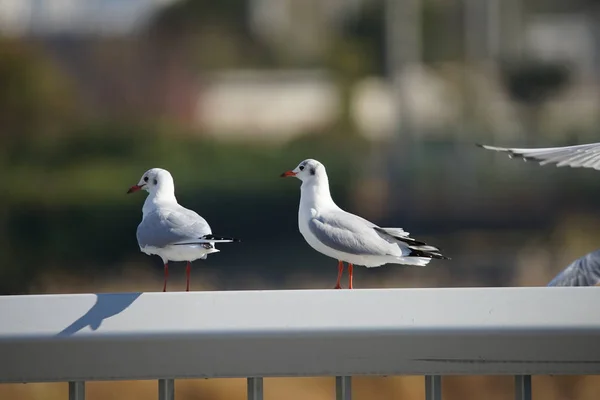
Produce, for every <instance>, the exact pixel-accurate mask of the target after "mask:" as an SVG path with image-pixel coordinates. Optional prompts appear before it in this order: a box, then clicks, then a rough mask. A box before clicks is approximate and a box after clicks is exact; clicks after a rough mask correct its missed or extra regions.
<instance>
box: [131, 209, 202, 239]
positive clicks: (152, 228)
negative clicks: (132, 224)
mask: <svg viewBox="0 0 600 400" xmlns="http://www.w3.org/2000/svg"><path fill="white" fill-rule="evenodd" d="M210 233H211V230H210V226H209V225H208V223H207V222H206V220H205V219H204V218H202V217H201V216H199V215H198V214H196V213H195V212H193V211H191V210H186V209H182V210H167V211H164V210H161V211H155V212H153V213H151V214H148V215H147V216H146V217H145V218H144V219H143V220H142V222H141V223H140V225H139V226H138V229H137V239H138V243H139V245H140V246H141V247H145V246H153V247H159V248H160V247H165V246H168V245H172V244H176V243H181V242H186V241H192V240H195V239H199V238H201V237H202V236H204V235H208V234H210Z"/></svg>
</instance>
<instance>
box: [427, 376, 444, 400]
mask: <svg viewBox="0 0 600 400" xmlns="http://www.w3.org/2000/svg"><path fill="white" fill-rule="evenodd" d="M425 400H442V377H441V376H440V375H425Z"/></svg>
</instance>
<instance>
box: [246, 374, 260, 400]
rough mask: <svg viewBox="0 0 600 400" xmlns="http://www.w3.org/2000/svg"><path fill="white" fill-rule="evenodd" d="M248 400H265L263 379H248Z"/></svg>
mask: <svg viewBox="0 0 600 400" xmlns="http://www.w3.org/2000/svg"><path fill="white" fill-rule="evenodd" d="M248 400H263V378H261V377H256V378H248Z"/></svg>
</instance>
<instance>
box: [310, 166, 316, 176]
mask: <svg viewBox="0 0 600 400" xmlns="http://www.w3.org/2000/svg"><path fill="white" fill-rule="evenodd" d="M316 173H317V171H316V170H315V169H314V167H313V168H311V169H310V174H311V175H314V174H316Z"/></svg>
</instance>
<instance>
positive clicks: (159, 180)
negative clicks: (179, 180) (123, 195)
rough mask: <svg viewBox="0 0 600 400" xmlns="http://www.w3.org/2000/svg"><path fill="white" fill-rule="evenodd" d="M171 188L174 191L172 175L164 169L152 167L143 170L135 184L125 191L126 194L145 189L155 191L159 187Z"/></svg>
mask: <svg viewBox="0 0 600 400" xmlns="http://www.w3.org/2000/svg"><path fill="white" fill-rule="evenodd" d="M165 188H172V189H171V191H175V188H174V183H173V177H172V176H171V174H170V173H169V171H167V170H166V169H162V168H152V169H149V170H148V171H146V172H144V174H143V175H142V177H141V178H140V181H139V182H138V183H137V185H133V186H132V187H130V188H129V190H128V191H127V194H129V193H133V192H137V191H138V190H145V191H147V192H148V193H156V192H158V191H159V190H161V189H165Z"/></svg>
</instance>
